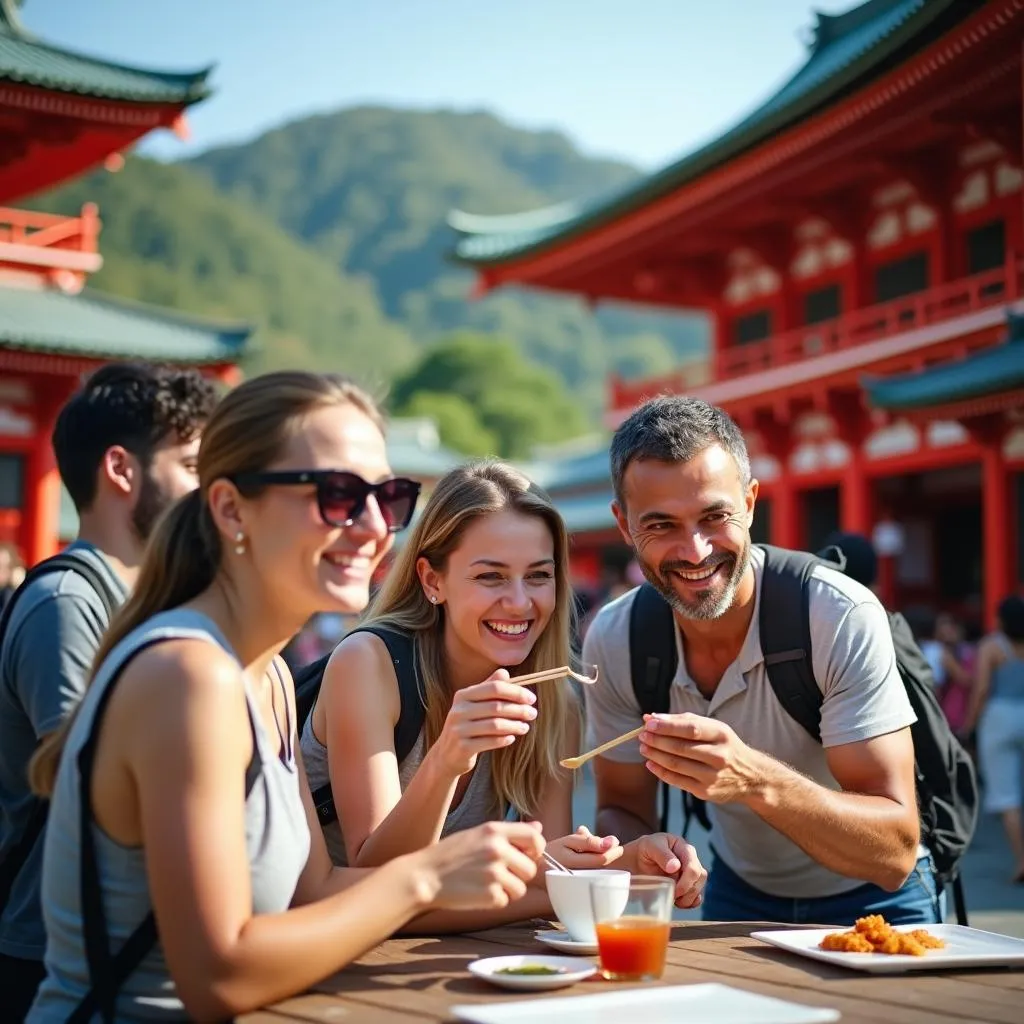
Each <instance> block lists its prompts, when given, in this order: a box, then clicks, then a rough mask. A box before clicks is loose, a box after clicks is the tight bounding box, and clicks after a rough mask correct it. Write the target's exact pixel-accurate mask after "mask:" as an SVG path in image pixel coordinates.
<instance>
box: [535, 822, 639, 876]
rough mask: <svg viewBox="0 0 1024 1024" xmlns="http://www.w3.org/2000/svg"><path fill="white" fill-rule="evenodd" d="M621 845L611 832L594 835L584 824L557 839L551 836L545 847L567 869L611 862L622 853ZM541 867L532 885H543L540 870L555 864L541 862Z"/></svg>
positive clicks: (549, 868)
mask: <svg viewBox="0 0 1024 1024" xmlns="http://www.w3.org/2000/svg"><path fill="white" fill-rule="evenodd" d="M623 849H624V848H623V847H622V845H621V844H620V843H619V840H618V839H617V838H616V837H615V836H595V835H594V834H593V833H592V832H591V831H590V829H588V828H587V827H586V825H580V827H579V828H578V829H576V831H575V832H573V833H572V834H571V835H568V836H562V837H561V838H559V839H552V840H551V841H550V842H549V843H548V844H547V847H546V850H547V852H548V853H549V854H551V856H552V857H554V858H555V860H557V861H558V863H559V864H561V865H562V866H563V867H566V868H568V869H569V870H570V871H593V870H596V869H597V868H606V867H609V866H610V865H612V864H614V863H615V862H616V861H617V860H618V859H619V858H620V857H621V856H622V854H623ZM541 867H542V868H543V869H544V870H543V872H542V873H540V874H538V875H537V877H536V879H534V885H537V886H543V885H544V874H546V873H547V872H548V871H556V870H557V868H552V867H548V866H547V865H546V864H542V865H541Z"/></svg>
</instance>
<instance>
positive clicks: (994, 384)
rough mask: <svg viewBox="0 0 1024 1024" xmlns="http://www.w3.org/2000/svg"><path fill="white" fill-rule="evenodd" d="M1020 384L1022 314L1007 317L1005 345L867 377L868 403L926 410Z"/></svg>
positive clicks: (1023, 364)
mask: <svg viewBox="0 0 1024 1024" xmlns="http://www.w3.org/2000/svg"><path fill="white" fill-rule="evenodd" d="M1021 387H1024V317H1012V316H1011V318H1010V330H1009V338H1008V340H1007V341H1006V343H1005V344H1002V345H996V346H995V347H994V348H988V349H984V350H983V351H981V352H978V353H976V354H975V355H972V356H968V357H967V358H966V359H958V360H956V361H955V362H952V363H946V364H945V365H943V366H933V367H931V368H930V369H927V370H921V371H920V372H918V373H906V374H901V375H900V376H898V377H883V378H879V379H877V380H867V381H865V382H864V388H865V390H866V391H867V393H868V398H869V399H870V401H871V404H872V405H874V406H877V407H878V408H880V409H892V410H900V409H926V408H928V407H930V406H933V405H947V404H949V403H950V402H962V401H967V400H969V399H972V398H982V397H984V396H986V395H993V394H998V393H999V392H1002V391H1011V390H1013V389H1014V388H1021Z"/></svg>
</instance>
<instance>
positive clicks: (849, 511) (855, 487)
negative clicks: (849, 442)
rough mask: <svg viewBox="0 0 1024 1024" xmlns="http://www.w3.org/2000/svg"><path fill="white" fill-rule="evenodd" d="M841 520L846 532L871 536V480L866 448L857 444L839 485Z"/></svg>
mask: <svg viewBox="0 0 1024 1024" xmlns="http://www.w3.org/2000/svg"><path fill="white" fill-rule="evenodd" d="M839 502H840V505H839V521H840V523H841V524H842V529H843V532H844V533H859V534H861V535H862V536H864V537H870V536H871V528H872V525H873V519H874V515H873V510H872V507H871V505H872V501H871V481H870V480H869V479H868V475H867V470H866V467H865V459H864V449H863V448H862V447H861V446H860V445H857V447H855V448H851V449H850V462H849V465H848V466H847V467H846V475H845V476H844V477H843V482H842V483H841V484H840V486H839Z"/></svg>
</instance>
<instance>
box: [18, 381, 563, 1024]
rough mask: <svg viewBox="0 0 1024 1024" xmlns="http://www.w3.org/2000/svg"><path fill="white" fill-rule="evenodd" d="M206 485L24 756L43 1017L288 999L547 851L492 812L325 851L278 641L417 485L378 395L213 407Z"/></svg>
mask: <svg viewBox="0 0 1024 1024" xmlns="http://www.w3.org/2000/svg"><path fill="white" fill-rule="evenodd" d="M198 475H199V488H198V490H196V491H195V492H194V493H193V494H192V495H191V496H190V497H188V498H184V499H182V500H181V501H180V502H179V503H178V504H177V505H175V506H174V507H173V508H172V509H171V510H170V512H168V513H167V515H166V516H165V517H164V518H163V519H162V520H161V521H160V523H159V525H158V526H157V528H156V531H155V533H154V534H153V535H152V537H151V540H150V544H149V547H148V549H147V551H146V554H145V558H144V561H143V565H142V569H141V572H140V575H139V580H138V583H137V586H136V588H135V591H134V593H133V595H132V597H131V598H130V599H129V601H128V603H127V604H126V605H125V607H124V609H123V611H122V612H121V614H120V616H119V617H118V618H117V619H115V620H114V622H113V623H112V625H111V628H110V631H109V632H108V634H107V636H106V638H105V641H104V644H103V646H102V648H101V650H100V652H99V654H98V657H97V665H98V668H97V670H96V672H95V675H94V677H93V680H92V683H91V684H90V687H89V689H88V690H87V692H86V695H85V697H84V699H83V701H82V703H81V705H80V707H79V710H78V713H77V715H76V716H75V718H74V719H73V721H72V723H71V724H70V726H69V727H68V728H65V729H64V730H62V731H61V732H59V733H55V734H54V735H53V737H52V738H51V740H50V741H48V742H47V743H46V744H45V745H44V746H43V747H41V748H40V751H39V752H38V754H37V755H36V758H35V760H34V762H33V765H32V781H33V785H34V787H35V789H36V791H37V792H39V793H41V794H43V795H52V803H51V809H50V815H49V825H48V828H47V834H46V845H45V852H44V858H43V884H42V897H43V914H44V918H45V922H46V928H47V936H48V946H47V951H46V971H47V974H46V978H45V980H44V982H43V984H42V987H41V988H40V991H39V994H38V996H37V997H36V1001H35V1003H34V1004H33V1007H32V1009H31V1011H30V1013H29V1017H28V1020H29V1021H31V1022H32V1024H44V1022H45V1024H50V1022H53V1024H56V1022H58V1021H60V1022H64V1021H68V1020H73V1021H91V1020H94V1019H95V1018H96V1017H100V1018H102V1019H103V1020H115V1019H116V1020H118V1021H141V1020H151V1019H153V1018H156V1017H158V1018H159V1019H161V1020H189V1019H200V1020H223V1019H225V1018H230V1017H232V1016H233V1015H235V1014H240V1013H243V1012H245V1011H248V1010H253V1009H256V1008H258V1007H261V1006H264V1005H266V1004H267V1003H272V1002H277V1001H278V1000H281V999H283V998H285V997H287V996H290V995H293V994H295V993H297V992H300V991H302V990H303V989H306V988H308V987H309V986H310V985H312V984H313V983H315V982H317V981H319V980H321V979H323V978H325V977H326V976H327V975H329V974H333V973H334V972H335V971H337V970H338V969H339V968H341V967H343V966H344V965H345V964H347V963H348V962H349V961H351V960H352V959H354V958H355V957H357V956H359V955H360V954H361V953H363V952H364V951H365V950H366V949H368V948H369V947H371V946H373V945H374V944H375V943H377V942H379V941H380V940H381V939H383V938H385V937H386V936H388V935H389V934H390V933H392V932H393V931H394V930H396V929H398V928H400V927H401V926H402V925H404V924H405V923H406V922H407V921H409V920H410V919H411V918H413V917H414V916H416V915H420V914H423V913H424V911H429V910H431V909H433V908H437V909H438V910H440V911H444V910H451V909H463V908H500V907H503V906H505V905H506V904H507V903H508V902H509V901H510V900H513V899H516V898H518V897H520V896H522V895H523V893H524V892H525V888H526V882H528V881H529V880H530V879H532V878H533V876H534V874H535V872H536V860H537V858H538V857H539V856H540V854H541V852H542V850H543V840H542V838H541V837H540V834H539V832H538V831H537V830H536V829H535V828H533V827H531V826H530V825H528V824H522V825H520V824H516V825H511V824H495V825H487V826H483V827H482V828H480V829H477V830H475V831H473V832H468V833H464V834H461V835H459V836H457V837H453V840H452V841H448V842H444V843H440V844H438V845H436V846H432V847H430V848H428V849H425V850H419V851H414V849H413V848H410V850H409V851H408V853H407V855H406V856H404V857H400V858H398V859H396V860H394V861H392V862H391V863H389V864H387V865H385V866H384V867H381V868H380V869H378V870H376V871H372V872H359V871H351V870H345V869H341V870H339V869H335V868H333V867H332V865H331V862H330V858H329V856H328V854H327V850H326V848H325V846H324V842H323V836H322V834H321V831H320V828H319V826H318V824H317V821H316V817H315V812H314V808H313V803H312V799H311V796H310V791H309V787H308V785H307V782H306V776H305V772H304V770H303V766H302V761H301V759H300V758H299V757H297V756H296V746H297V737H296V734H295V721H296V718H295V695H294V692H293V687H292V685H291V679H290V677H289V675H288V670H287V668H286V667H285V665H284V662H283V660H282V659H281V658H280V657H279V652H280V650H281V648H282V647H283V646H284V644H285V643H286V642H287V640H288V639H289V637H291V636H292V635H294V633H295V632H296V631H297V630H298V629H299V628H300V627H301V626H302V624H303V623H304V622H305V621H306V620H307V619H308V618H309V617H310V616H311V615H313V614H314V613H315V612H318V611H334V612H355V611H359V610H361V609H362V608H363V607H364V606H365V604H366V601H367V596H368V587H369V582H370V578H371V575H372V573H373V571H374V569H375V568H376V566H377V565H378V564H379V562H380V560H381V558H382V557H383V556H384V554H385V553H386V552H387V550H388V548H389V547H390V545H391V542H392V540H393V535H394V532H395V531H397V530H400V529H402V528H403V527H404V526H405V525H406V524H407V523H408V521H409V519H410V517H411V515H412V511H413V507H414V505H415V502H416V495H417V492H418V486H417V485H416V484H415V483H414V482H413V481H410V480H402V479H395V478H394V477H393V476H392V474H391V471H390V469H389V467H388V462H387V455H386V449H385V444H384V436H383V433H382V428H381V422H380V417H379V415H378V413H377V410H376V408H375V407H374V405H373V403H372V402H371V401H370V399H369V398H367V396H366V395H365V394H363V393H362V392H361V391H359V390H358V389H357V388H355V387H354V386H353V385H352V384H350V383H348V382H347V381H345V380H343V379H340V378H332V377H322V376H318V375H314V374H305V373H276V374H268V375H266V376H264V377H257V378H255V379H254V380H251V381H248V382H247V383H244V384H242V385H241V386H239V387H238V388H237V389H236V390H235V391H233V392H232V393H231V394H229V395H228V396H227V397H226V398H224V399H223V401H222V402H221V404H220V406H219V407H218V408H217V410H216V411H215V412H214V414H213V416H212V417H211V419H210V421H209V425H208V426H207V428H206V431H205V433H204V435H203V440H202V443H201V446H200V450H199V465H198ZM101 725H102V728H101ZM62 752H63V756H61V754H62ZM58 763H59V767H58ZM55 773H56V780H55V781H54V774H55ZM429 919H430V915H429V914H428V915H427V917H426V921H427V923H428V926H429Z"/></svg>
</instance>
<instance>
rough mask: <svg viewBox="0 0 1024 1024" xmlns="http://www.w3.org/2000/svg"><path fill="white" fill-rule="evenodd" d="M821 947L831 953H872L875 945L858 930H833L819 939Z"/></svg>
mask: <svg viewBox="0 0 1024 1024" xmlns="http://www.w3.org/2000/svg"><path fill="white" fill-rule="evenodd" d="M821 948H822V949H828V950H831V951H832V952H833V953H874V951H875V947H874V946H872V945H871V943H870V942H868V940H867V939H865V938H864V936H863V935H860V934H859V933H858V932H833V933H832V934H831V935H826V936H825V938H823V939H822V940H821Z"/></svg>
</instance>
